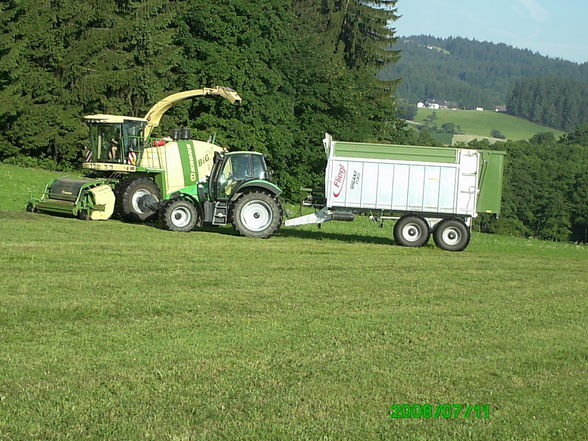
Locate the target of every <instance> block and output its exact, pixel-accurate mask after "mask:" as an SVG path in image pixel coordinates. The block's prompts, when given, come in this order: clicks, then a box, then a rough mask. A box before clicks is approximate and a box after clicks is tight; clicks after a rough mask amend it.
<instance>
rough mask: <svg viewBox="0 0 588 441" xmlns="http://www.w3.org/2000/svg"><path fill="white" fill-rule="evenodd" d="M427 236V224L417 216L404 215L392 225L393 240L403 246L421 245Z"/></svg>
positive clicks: (426, 239) (428, 234) (425, 242)
mask: <svg viewBox="0 0 588 441" xmlns="http://www.w3.org/2000/svg"><path fill="white" fill-rule="evenodd" d="M429 236H430V232H429V225H428V224H427V222H426V221H425V220H424V219H422V218H420V217H418V216H404V217H403V218H400V219H399V220H398V221H396V225H394V240H395V241H396V243H397V244H398V245H402V246H404V247H422V246H424V245H426V244H427V242H428V241H429Z"/></svg>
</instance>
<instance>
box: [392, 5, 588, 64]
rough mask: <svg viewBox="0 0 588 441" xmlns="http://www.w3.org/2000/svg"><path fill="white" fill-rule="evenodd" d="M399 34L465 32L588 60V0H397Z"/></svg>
mask: <svg viewBox="0 0 588 441" xmlns="http://www.w3.org/2000/svg"><path fill="white" fill-rule="evenodd" d="M396 7H397V9H398V13H399V14H400V15H402V18H400V19H399V20H397V21H396V22H395V23H394V27H395V28H396V33H397V35H398V36H407V35H415V34H428V35H434V36H435V37H449V36H454V37H467V38H470V39H471V38H475V39H476V40H480V41H492V42H495V43H506V44H509V45H511V46H515V47H518V48H525V49H531V50H533V51H536V52H539V53H540V54H542V55H548V56H550V57H559V58H563V59H565V60H571V61H576V62H579V63H584V62H586V61H588V0H398V3H397V4H396Z"/></svg>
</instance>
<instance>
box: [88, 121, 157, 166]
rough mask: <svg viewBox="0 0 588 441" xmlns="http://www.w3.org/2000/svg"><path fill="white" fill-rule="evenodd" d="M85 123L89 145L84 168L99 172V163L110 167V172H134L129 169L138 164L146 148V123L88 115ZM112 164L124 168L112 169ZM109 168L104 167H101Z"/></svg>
mask: <svg viewBox="0 0 588 441" xmlns="http://www.w3.org/2000/svg"><path fill="white" fill-rule="evenodd" d="M84 120H85V121H86V123H87V124H88V127H89V131H90V137H89V145H88V147H87V149H86V152H85V155H84V156H85V157H84V159H85V164H86V168H95V169H97V170H100V169H101V168H100V167H99V166H98V164H101V163H102V164H111V166H110V168H111V169H112V170H117V171H134V169H133V168H132V166H136V165H137V163H138V162H140V160H141V155H142V153H143V150H144V147H145V139H144V131H145V127H146V125H147V120H146V119H144V118H133V117H129V116H116V115H88V116H86V117H84ZM112 164H119V165H123V166H122V167H112ZM92 165H93V166H92ZM126 165H130V166H131V167H125V166H126ZM108 168H109V166H107V165H105V166H103V167H102V169H108Z"/></svg>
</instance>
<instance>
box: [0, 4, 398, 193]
mask: <svg viewBox="0 0 588 441" xmlns="http://www.w3.org/2000/svg"><path fill="white" fill-rule="evenodd" d="M395 3H396V0H378V1H370V2H365V1H363V0H324V1H321V2H316V1H313V0H259V1H256V2H251V1H247V0H230V1H226V2H209V1H204V0H190V1H184V0H178V1H168V0H141V1H136V0H101V1H96V0H80V1H71V0H8V1H5V2H2V3H1V4H0V17H1V20H0V160H7V159H8V158H14V157H17V156H19V157H34V158H41V159H43V163H44V164H48V163H51V162H53V163H55V164H60V165H63V164H68V163H69V164H76V163H78V162H79V161H80V159H81V158H80V155H81V152H82V151H83V143H84V140H85V139H86V137H87V128H86V127H85V126H84V124H83V123H82V120H81V117H82V116H83V115H87V114H93V113H112V114H122V115H129V116H143V115H144V114H145V112H146V111H147V110H148V109H149V108H150V107H151V105H153V104H154V103H155V102H157V101H158V100H159V99H161V98H163V97H165V96H167V95H169V94H170V93H173V92H178V91H182V90H189V89H197V88H201V87H208V86H215V85H222V86H228V87H231V88H233V89H235V90H237V91H238V92H239V93H240V94H241V96H242V97H243V99H244V104H243V105H242V106H240V107H238V108H235V107H233V106H230V105H228V104H226V103H223V102H221V100H214V99H201V100H193V101H191V102H187V103H182V104H181V105H178V106H175V107H174V108H173V109H172V110H171V111H170V112H168V114H167V115H166V121H165V123H164V124H163V125H162V131H163V133H167V132H165V130H169V129H170V128H173V127H177V126H188V127H191V128H192V129H193V133H195V136H196V137H197V138H201V139H207V138H208V137H209V136H210V135H211V134H212V133H218V136H217V137H216V139H217V141H218V142H219V143H220V144H222V145H226V146H229V147H230V148H231V149H232V150H256V151H259V152H262V153H265V154H266V155H267V157H268V159H269V162H270V165H271V167H272V168H273V169H274V171H275V173H276V177H277V180H278V182H279V183H280V185H282V186H283V187H285V188H286V189H297V188H299V187H300V186H303V185H309V183H313V182H318V181H319V176H320V174H321V173H322V168H323V162H322V161H323V153H322V149H321V148H320V145H321V139H322V137H323V136H324V133H325V132H326V131H328V132H330V133H333V134H334V135H335V136H336V137H338V138H340V139H353V140H358V141H361V140H366V139H374V140H392V139H394V137H395V136H396V134H397V132H402V131H403V128H402V125H401V124H400V125H398V124H399V122H398V121H397V120H396V118H395V116H394V111H391V109H393V98H392V94H393V91H394V86H395V83H394V82H383V81H379V80H378V79H376V78H375V72H376V71H377V70H379V69H381V68H382V66H383V65H384V64H386V63H388V62H392V61H394V60H395V59H396V58H397V53H396V52H393V51H389V50H387V48H388V47H389V46H390V44H391V43H392V42H394V40H395V38H394V31H393V29H390V28H388V27H387V24H388V23H389V22H392V21H393V20H394V19H395V18H396V15H395V9H394V5H395Z"/></svg>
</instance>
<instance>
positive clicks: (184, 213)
mask: <svg viewBox="0 0 588 441" xmlns="http://www.w3.org/2000/svg"><path fill="white" fill-rule="evenodd" d="M199 219H200V216H199V213H198V209H197V208H196V207H195V206H194V204H193V203H192V202H190V201H188V200H187V199H172V200H171V201H169V202H167V203H166V204H165V205H164V206H163V208H162V210H161V222H162V224H163V227H164V228H166V229H168V230H171V231H181V232H188V231H192V230H193V229H194V228H195V227H196V225H198V223H199Z"/></svg>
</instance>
